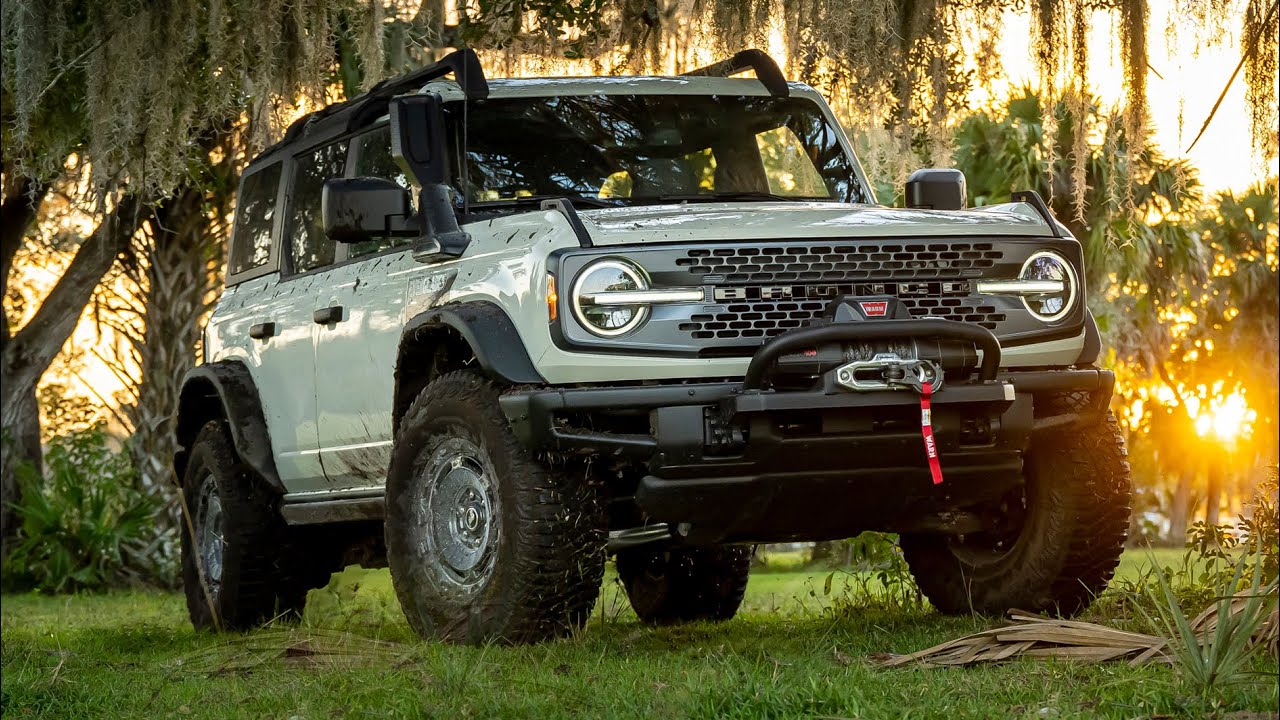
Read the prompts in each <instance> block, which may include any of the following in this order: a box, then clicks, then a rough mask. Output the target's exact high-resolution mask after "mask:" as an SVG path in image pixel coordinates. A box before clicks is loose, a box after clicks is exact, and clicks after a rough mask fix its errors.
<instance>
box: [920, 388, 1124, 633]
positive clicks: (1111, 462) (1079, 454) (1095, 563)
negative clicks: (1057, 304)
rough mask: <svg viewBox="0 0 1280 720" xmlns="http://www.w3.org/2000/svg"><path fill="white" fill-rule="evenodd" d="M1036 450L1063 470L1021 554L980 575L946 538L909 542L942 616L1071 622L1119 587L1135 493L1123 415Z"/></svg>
mask: <svg viewBox="0 0 1280 720" xmlns="http://www.w3.org/2000/svg"><path fill="white" fill-rule="evenodd" d="M1082 407H1084V404H1082V402H1081V401H1080V399H1079V398H1077V397H1074V396H1064V397H1061V398H1059V399H1056V402H1055V403H1054V405H1053V406H1052V407H1050V408H1048V411H1049V412H1050V413H1055V412H1072V411H1076V410H1078V409H1080V408H1082ZM1031 452H1033V453H1047V454H1048V456H1047V457H1043V458H1040V460H1041V461H1042V462H1043V463H1045V464H1046V466H1047V467H1052V468H1055V477H1054V478H1053V479H1052V481H1051V482H1050V484H1049V487H1047V488H1046V489H1045V492H1046V500H1047V502H1042V503H1040V507H1041V510H1042V511H1043V516H1042V517H1041V518H1039V521H1040V522H1041V523H1042V526H1041V528H1040V532H1038V533H1036V536H1035V537H1032V538H1028V539H1029V541H1030V542H1029V543H1028V545H1027V546H1025V547H1024V548H1022V549H1021V550H1020V551H1019V552H1018V553H1017V554H1016V555H1017V556H1015V553H1014V552H1010V553H1009V555H1010V557H1008V558H1003V559H1001V560H998V561H997V562H996V563H995V565H994V566H993V567H988V568H985V569H982V570H980V571H979V570H975V569H974V568H972V567H970V566H968V565H966V564H964V563H961V562H960V561H959V560H958V559H957V558H956V557H955V555H954V554H953V553H952V551H951V550H950V548H949V547H948V544H947V541H946V540H945V538H943V537H942V536H938V535H903V536H902V538H901V545H902V550H903V554H904V555H905V556H906V559H907V562H908V564H909V565H910V567H911V571H912V574H913V575H914V576H915V579H916V583H917V585H918V586H919V587H920V589H921V591H922V592H923V593H924V594H925V596H926V597H928V598H929V601H930V602H931V603H932V604H933V605H934V607H936V608H938V609H939V610H940V611H942V612H944V613H949V614H963V613H969V612H978V613H983V614H1000V613H1004V612H1005V611H1006V610H1009V609H1011V608H1018V609H1022V610H1030V611H1035V612H1053V613H1058V614H1061V615H1063V616H1071V615H1075V614H1076V613H1078V612H1080V611H1081V610H1083V609H1084V608H1086V607H1088V605H1089V604H1090V603H1091V602H1092V601H1093V599H1094V598H1095V597H1096V596H1097V595H1098V594H1099V593H1101V592H1102V591H1103V590H1104V589H1105V588H1106V586H1107V583H1109V582H1110V581H1111V578H1112V576H1113V575H1114V574H1115V569H1116V566H1117V564H1118V563H1119V561H1120V554H1121V553H1122V552H1123V550H1124V544H1125V540H1126V538H1127V537H1128V530H1129V514H1130V504H1131V502H1132V494H1133V488H1132V483H1131V479H1130V474H1129V463H1128V461H1127V459H1126V451H1125V447H1124V439H1123V436H1122V435H1121V434H1120V428H1119V426H1118V424H1117V423H1116V419H1115V416H1114V415H1113V414H1112V413H1110V412H1107V414H1106V416H1105V418H1104V419H1102V420H1100V421H1098V422H1095V423H1094V424H1093V425H1086V426H1082V427H1077V428H1074V429H1070V430H1065V431H1063V432H1062V433H1061V434H1060V435H1056V436H1053V437H1050V438H1047V439H1044V440H1040V441H1037V442H1036V443H1034V444H1033V447H1032V449H1031ZM944 461H945V459H944ZM1046 508H1047V510H1046ZM1028 522H1031V521H1030V520H1028ZM1019 544H1021V542H1020V543H1019Z"/></svg>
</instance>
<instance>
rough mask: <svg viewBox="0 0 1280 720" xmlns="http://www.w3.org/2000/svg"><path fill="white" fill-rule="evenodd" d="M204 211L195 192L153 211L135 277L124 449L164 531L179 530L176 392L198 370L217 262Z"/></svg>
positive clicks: (215, 238) (214, 230)
mask: <svg viewBox="0 0 1280 720" xmlns="http://www.w3.org/2000/svg"><path fill="white" fill-rule="evenodd" d="M207 210H208V207H207V204H206V201H205V194H204V192H203V191H201V190H199V189H196V188H183V189H181V190H179V191H178V192H177V193H175V194H174V195H173V196H172V197H170V198H169V199H167V200H166V201H165V203H164V204H163V205H162V206H160V207H158V208H157V209H156V211H155V215H154V216H153V217H152V218H151V220H150V221H149V222H148V224H147V225H148V233H147V237H146V241H145V245H144V247H143V248H142V253H141V255H142V256H143V258H142V266H141V268H140V272H139V273H138V276H137V277H135V282H136V284H137V293H138V297H137V299H136V301H135V302H139V303H140V304H141V305H140V307H139V308H138V310H137V311H138V313H139V316H140V319H141V322H140V323H138V324H137V327H140V328H141V333H140V334H137V333H131V334H130V336H129V341H130V344H131V345H132V346H133V351H134V357H135V359H136V361H137V367H138V373H139V374H138V382H137V398H136V402H135V403H134V404H133V405H132V406H131V407H128V408H126V409H125V414H126V416H127V417H128V419H129V420H130V422H131V424H132V425H133V435H132V437H131V438H130V440H129V444H128V448H129V452H130V454H131V456H132V458H133V461H134V465H135V467H136V468H137V469H138V473H139V478H140V480H141V482H142V485H143V487H144V488H145V489H147V490H148V491H149V492H151V493H154V494H156V495H159V496H161V497H162V498H163V499H164V500H165V501H166V506H167V507H168V509H169V511H170V512H165V513H162V514H161V517H160V524H161V526H162V527H163V526H165V525H166V524H169V525H172V526H173V527H175V528H176V521H177V518H178V515H177V512H176V508H175V507H174V504H173V502H172V501H174V500H175V499H176V497H177V495H176V489H177V482H176V480H177V479H176V478H175V477H174V475H173V455H174V452H175V451H176V450H177V447H176V445H175V442H174V423H175V421H176V416H175V411H176V410H177V407H178V393H179V391H180V390H181V383H182V378H183V376H184V375H186V373H187V371H188V370H190V369H191V367H192V366H194V365H195V360H196V348H197V346H198V344H199V342H200V323H201V320H202V318H203V317H204V316H205V314H206V312H207V310H208V303H209V298H210V296H211V294H212V292H213V290H214V287H213V285H214V283H215V282H216V280H217V275H216V266H218V265H220V260H221V233H220V232H219V230H218V226H216V225H215V224H213V223H211V222H210V220H209V213H208V212H207Z"/></svg>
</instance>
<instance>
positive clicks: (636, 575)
mask: <svg viewBox="0 0 1280 720" xmlns="http://www.w3.org/2000/svg"><path fill="white" fill-rule="evenodd" d="M754 550H755V548H752V547H742V546H724V547H711V548H674V549H649V548H629V549H626V550H620V551H618V561H617V564H618V577H619V578H620V579H621V580H622V586H623V587H624V588H626V590H627V597H628V598H630V599H631V608H632V609H633V610H635V611H636V616H637V617H639V618H640V619H641V620H642V621H644V622H647V623H653V624H655V625H670V624H674V623H681V622H693V621H695V620H711V621H721V620H728V619H729V618H731V617H733V616H734V613H736V612H738V606H740V605H742V596H743V595H744V594H745V593H746V591H747V577H748V576H749V575H750V573H751V556H752V555H753V554H754Z"/></svg>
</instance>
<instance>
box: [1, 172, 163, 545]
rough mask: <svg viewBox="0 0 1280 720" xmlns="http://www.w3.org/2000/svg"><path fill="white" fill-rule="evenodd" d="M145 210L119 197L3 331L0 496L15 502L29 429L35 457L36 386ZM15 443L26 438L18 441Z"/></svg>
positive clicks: (9, 526) (9, 523)
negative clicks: (24, 313) (25, 315)
mask: <svg viewBox="0 0 1280 720" xmlns="http://www.w3.org/2000/svg"><path fill="white" fill-rule="evenodd" d="M146 213H147V209H146V208H145V206H143V205H142V204H141V203H139V202H138V201H137V200H136V199H135V198H133V197H132V196H125V197H124V198H122V199H121V200H120V202H118V203H117V204H116V206H115V209H114V210H112V211H111V212H109V213H107V215H106V217H104V218H103V221H102V223H101V224H100V225H98V227H97V229H96V230H94V232H93V234H92V235H91V236H89V237H88V238H86V239H85V241H84V243H83V244H81V246H80V249H79V250H78V251H76V255H75V258H74V259H72V261H71V264H70V265H69V266H68V267H67V270H66V272H64V273H63V274H62V277H60V278H59V279H58V283H57V284H56V285H54V287H53V290H52V291H50V292H49V295H48V297H46V298H45V299H44V302H42V303H41V304H40V309H39V310H37V311H36V314H35V315H34V316H33V317H32V318H31V320H30V321H29V322H27V324H26V325H24V326H22V328H21V329H20V330H18V331H17V333H15V334H14V335H13V336H12V337H10V336H9V332H8V327H7V325H8V323H7V322H6V323H5V324H6V327H5V333H4V336H5V340H4V348H3V350H2V351H0V380H2V381H0V436H3V437H4V438H13V439H14V440H13V441H11V442H3V443H0V445H3V459H2V462H3V465H2V467H0V496H3V497H4V498H6V499H8V498H14V499H15V500H16V499H17V498H18V494H19V488H18V484H17V464H18V463H20V462H21V461H22V460H23V459H24V457H25V456H23V455H19V452H20V451H21V452H26V453H32V448H31V444H30V441H29V439H30V438H31V436H32V427H33V426H34V427H35V433H34V435H35V452H34V454H35V456H36V457H38V456H39V447H40V446H39V422H40V420H39V414H38V411H39V408H38V405H37V404H36V402H35V393H36V386H37V385H38V384H39V382H40V377H41V376H42V375H44V371H45V370H46V369H48V367H49V363H51V362H52V361H53V359H54V358H55V357H56V356H57V355H58V352H59V351H60V350H61V349H62V346H63V345H64V344H65V343H66V342H67V338H69V337H71V333H72V332H73V331H74V330H75V327H76V324H77V323H79V322H80V315H81V314H82V313H83V312H84V308H85V306H86V305H88V303H89V300H90V298H91V297H92V296H93V290H94V288H96V287H97V286H98V283H99V282H101V281H102V277H103V276H104V275H106V274H107V271H108V270H110V269H111V265H112V264H113V263H114V262H115V259H116V256H118V255H119V254H120V253H121V252H123V251H124V249H125V248H126V247H128V244H129V241H130V238H132V236H133V233H134V231H135V230H137V228H138V225H139V223H140V222H141V221H142V219H143V218H144V216H145V215H146ZM19 438H28V440H27V441H26V442H19V440H18V439H19ZM9 512H10V511H9V508H8V506H6V508H5V516H4V520H5V524H4V540H5V541H6V542H7V541H8V540H9V539H11V538H12V534H13V533H14V532H16V530H17V527H16V525H15V524H14V523H13V517H12V516H11V515H10V514H9Z"/></svg>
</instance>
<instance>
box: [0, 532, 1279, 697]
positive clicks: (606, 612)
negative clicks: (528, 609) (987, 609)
mask: <svg viewBox="0 0 1280 720" xmlns="http://www.w3.org/2000/svg"><path fill="white" fill-rule="evenodd" d="M1180 558H1181V554H1179V553H1160V554H1159V555H1158V557H1157V560H1158V561H1159V562H1161V563H1162V564H1169V565H1176V564H1177V563H1178V562H1179V561H1180ZM1146 560H1147V555H1146V554H1145V552H1138V553H1129V554H1127V555H1126V556H1125V559H1124V564H1123V566H1122V570H1121V575H1122V577H1130V578H1132V577H1136V575H1137V573H1138V572H1140V566H1141V565H1142V564H1144V563H1145V562H1146ZM779 566H781V569H775V568H777V567H779ZM827 575H828V573H826V572H815V573H809V572H805V571H803V570H801V569H799V568H796V567H795V566H794V563H792V564H791V566H790V567H788V566H787V565H786V564H785V563H782V562H774V561H773V559H772V558H771V559H770V569H769V570H767V571H765V572H760V573H757V574H755V575H753V576H752V579H751V583H750V587H749V589H748V596H747V601H746V604H745V611H744V612H743V613H741V614H740V615H739V616H738V617H737V618H736V619H735V620H733V621H731V622H728V623H724V624H720V625H694V626H686V627H679V628H659V629H654V628H650V627H647V626H643V625H640V624H638V623H637V622H636V620H635V617H634V616H633V615H631V614H630V611H629V609H628V608H627V602H626V599H625V597H623V596H621V595H620V588H619V587H618V585H617V583H616V582H614V581H613V579H612V576H610V577H609V578H607V579H606V582H605V588H604V593H603V594H602V597H601V602H600V603H599V604H598V606H597V608H596V614H595V616H594V617H593V619H592V621H591V624H590V626H589V627H588V628H587V629H586V630H585V631H584V632H582V633H581V635H580V636H579V637H576V638H573V639H569V640H564V641H560V642H554V643H547V644H543V645H538V646H533V647H487V648H466V647H451V646H444V645H440V644H436V643H423V642H420V641H418V640H417V639H416V638H415V637H414V636H413V635H412V634H411V632H410V631H409V629H408V626H407V625H406V624H405V622H404V619H403V617H402V616H401V615H400V611H399V607H398V606H397V605H396V602H395V599H394V596H393V595H392V594H391V590H390V580H389V576H388V575H387V573H386V571H385V570H380V571H366V570H359V569H350V570H348V571H346V572H344V573H341V574H339V575H336V576H334V580H333V582H332V583H331V584H330V585H329V587H327V588H325V589H322V590H317V591H313V593H312V594H311V595H310V596H309V598H308V606H307V612H306V617H305V618H304V621H303V624H302V626H301V627H297V628H267V629H264V630H261V631H258V632H255V633H250V634H247V635H242V636H234V637H230V638H228V637H217V636H214V635H211V634H206V633H195V632H193V631H192V630H191V628H190V626H189V625H188V624H187V618H186V609H185V606H184V601H183V599H182V597H181V596H180V595H175V594H159V593H111V594H106V595H96V596H77V597H43V596H36V595H9V596H5V597H4V598H3V604H2V610H3V613H2V615H3V640H2V643H3V645H2V651H3V682H2V684H0V690H2V696H0V697H2V700H0V714H3V716H4V717H6V718H22V717H50V718H79V717H182V718H185V717H211V718H227V717H255V718H256V717H273V718H275V717H278V718H331V717H351V718H357V717H359V718H363V717H413V718H419V717H448V718H451V719H454V718H466V717H530V718H553V717H565V718H570V717H573V718H576V717H624V718H632V717H661V718H685V717H742V718H756V717H759V718H766V717H768V718H773V717H850V718H852V717H858V718H939V717H942V718H947V720H957V719H959V718H993V717H997V718H999V717H1012V718H1070V717H1116V718H1135V717H1152V718H1165V717H1205V716H1210V715H1213V714H1215V713H1220V714H1221V715H1222V716H1223V717H1231V718H1233V719H1234V720H1240V719H1241V718H1244V717H1274V716H1273V715H1271V714H1270V713H1274V712H1275V710H1276V707H1277V681H1276V671H1277V667H1276V662H1275V661H1274V660H1270V659H1263V660H1259V661H1257V662H1256V663H1255V667H1254V670H1256V671H1257V672H1258V673H1259V676H1258V680H1257V682H1251V683H1245V684H1239V685H1235V686H1232V687H1229V688H1227V689H1225V690H1223V691H1221V693H1219V694H1218V695H1217V696H1216V697H1214V698H1209V699H1205V698H1200V697H1198V696H1197V694H1196V693H1195V691H1193V690H1192V689H1191V688H1189V687H1187V686H1186V685H1184V684H1182V683H1181V682H1180V680H1179V677H1178V675H1177V674H1176V672H1175V671H1173V670H1172V669H1170V668H1168V667H1161V666H1146V667H1140V668H1133V667H1129V666H1128V665H1125V664H1105V665H1085V664H1079V663H1074V662H1066V661H1034V660H1022V661H1018V662H1014V663H1012V664H1009V665H1003V666H983V667H969V668H953V669H923V668H907V669H896V670H882V669H879V668H877V667H875V666H874V665H873V664H872V663H871V662H870V661H869V660H868V659H867V658H868V656H869V655H871V654H872V653H881V652H898V653H902V652H910V651H914V650H919V649H922V648H924V647H927V646H930V645H933V644H936V643H938V642H942V641H944V640H947V639H949V638H952V637H955V636H958V635H960V634H964V633H968V632H972V631H975V630H979V629H983V628H986V627H989V626H990V625H991V621H990V620H983V619H974V618H947V617H942V616H939V615H936V614H933V613H932V612H916V611H897V612H889V611H886V610H866V611H859V610H852V609H850V608H849V605H848V602H847V601H848V600H849V599H850V595H849V593H853V592H858V590H857V588H859V587H862V584H860V583H858V582H856V581H855V582H851V581H850V579H849V578H848V577H847V576H845V575H842V574H837V575H836V576H835V577H834V578H833V583H832V592H831V593H830V594H829V595H828V594H824V586H825V584H826V583H825V581H826V577H827ZM841 598H843V599H844V600H845V601H846V602H843V603H842V602H840V599H841ZM1095 614H1096V613H1095ZM1093 619H1097V618H1093ZM1113 621H1114V622H1116V623H1117V624H1119V625H1121V626H1127V627H1142V625H1141V623H1140V621H1138V620H1135V619H1133V618H1129V619H1124V618H1115V619H1113ZM335 650H340V651H342V652H344V653H346V654H345V655H332V654H315V653H316V652H317V651H335ZM1230 711H1253V712H1258V713H1264V712H1265V713H1267V714H1262V715H1254V714H1253V713H1237V714H1234V715H1230V716H1228V715H1227V714H1226V713H1227V712H1230Z"/></svg>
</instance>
